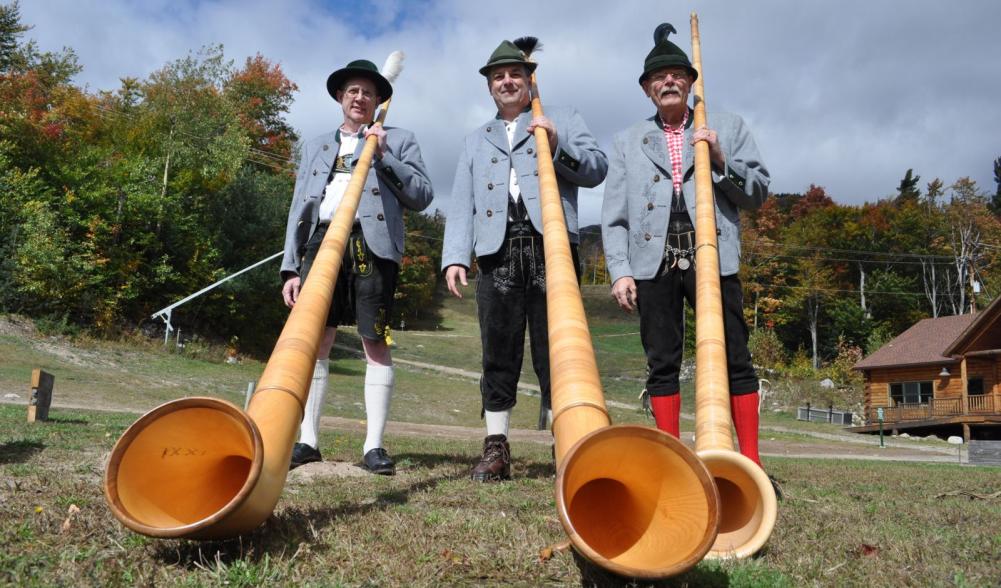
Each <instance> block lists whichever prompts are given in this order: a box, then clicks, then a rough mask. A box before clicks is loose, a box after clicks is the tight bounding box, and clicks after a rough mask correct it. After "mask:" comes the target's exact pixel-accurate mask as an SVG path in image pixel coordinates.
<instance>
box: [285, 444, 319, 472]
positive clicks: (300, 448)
mask: <svg viewBox="0 0 1001 588" xmlns="http://www.w3.org/2000/svg"><path fill="white" fill-rule="evenodd" d="M314 461H323V457H322V456H321V455H320V451H319V450H317V449H313V448H312V447H310V446H309V445H306V444H305V443H296V444H295V445H294V446H293V447H292V459H291V460H289V464H288V469H289V471H291V470H294V469H295V468H297V467H299V466H301V465H303V464H307V463H312V462H314Z"/></svg>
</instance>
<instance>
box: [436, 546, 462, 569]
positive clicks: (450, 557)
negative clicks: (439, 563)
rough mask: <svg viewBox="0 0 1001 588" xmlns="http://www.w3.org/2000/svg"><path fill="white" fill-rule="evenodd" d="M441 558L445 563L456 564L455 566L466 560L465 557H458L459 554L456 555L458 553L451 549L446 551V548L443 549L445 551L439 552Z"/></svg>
mask: <svg viewBox="0 0 1001 588" xmlns="http://www.w3.org/2000/svg"><path fill="white" fill-rule="evenodd" d="M441 557H442V559H444V560H445V561H447V562H449V563H453V564H456V565H459V564H464V563H466V558H465V557H463V556H462V555H460V554H458V553H456V552H454V551H452V550H451V549H448V548H445V549H443V550H442V551H441Z"/></svg>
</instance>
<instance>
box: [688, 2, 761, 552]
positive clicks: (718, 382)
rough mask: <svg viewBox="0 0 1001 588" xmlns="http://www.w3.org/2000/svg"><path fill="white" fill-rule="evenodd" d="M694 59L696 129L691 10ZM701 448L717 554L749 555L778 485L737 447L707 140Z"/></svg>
mask: <svg viewBox="0 0 1001 588" xmlns="http://www.w3.org/2000/svg"><path fill="white" fill-rule="evenodd" d="M691 23H692V65H693V66H694V67H695V69H696V70H697V71H698V72H699V76H698V79H697V80H696V81H695V88H694V90H695V118H694V120H693V124H694V128H695V129H700V128H702V127H705V126H706V107H705V92H704V85H703V80H704V76H703V73H702V50H701V44H700V40H699V20H698V16H697V15H696V14H695V13H694V12H693V13H692V17H691ZM694 148H695V241H696V245H695V452H696V453H697V454H698V456H699V457H700V458H701V459H702V461H703V462H704V463H705V464H706V467H708V468H709V471H710V472H711V473H712V476H713V478H714V480H715V482H716V488H717V489H718V490H719V497H720V509H721V519H720V528H719V534H718V535H717V537H716V541H715V542H714V543H713V546H712V549H711V550H710V552H709V553H708V554H707V556H708V557H711V558H725V557H737V558H742V557H747V556H750V555H752V554H754V553H756V552H757V551H758V550H759V549H761V547H762V546H763V545H764V544H765V542H766V541H768V537H769V536H771V534H772V529H773V528H774V527H775V518H776V510H777V506H776V499H775V490H774V488H772V484H771V482H770V481H769V480H768V476H767V475H766V474H765V472H764V471H763V470H762V469H761V468H760V467H758V465H757V464H756V463H754V462H753V461H751V460H750V459H748V458H747V457H744V456H743V455H741V454H739V453H737V452H736V451H734V448H733V437H732V434H731V431H730V427H731V425H732V419H731V415H730V384H729V380H728V378H727V365H726V338H725V336H724V328H723V296H722V293H721V289H720V280H719V249H718V245H717V240H716V204H715V199H714V197H713V184H712V172H711V170H710V162H709V144H708V143H706V142H705V141H699V142H698V143H696V144H695V146H694Z"/></svg>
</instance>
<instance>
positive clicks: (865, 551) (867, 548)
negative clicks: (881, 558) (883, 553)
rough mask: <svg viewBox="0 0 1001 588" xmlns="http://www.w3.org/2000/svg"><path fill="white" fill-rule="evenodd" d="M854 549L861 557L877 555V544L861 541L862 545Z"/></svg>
mask: <svg viewBox="0 0 1001 588" xmlns="http://www.w3.org/2000/svg"><path fill="white" fill-rule="evenodd" d="M856 551H857V552H858V554H859V555H861V556H863V557H876V556H877V555H879V546H878V545H869V544H868V543H863V544H862V545H859V546H858V549H857V550H856Z"/></svg>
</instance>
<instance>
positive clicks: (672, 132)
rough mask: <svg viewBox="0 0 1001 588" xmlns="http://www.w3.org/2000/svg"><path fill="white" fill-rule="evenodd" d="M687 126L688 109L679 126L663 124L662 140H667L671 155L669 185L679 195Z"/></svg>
mask: <svg viewBox="0 0 1001 588" xmlns="http://www.w3.org/2000/svg"><path fill="white" fill-rule="evenodd" d="M687 124H688V109H687V108H686V109H685V117H684V118H683V119H681V124H680V125H678V126H677V127H671V126H669V125H668V124H667V123H666V122H665V123H664V138H665V139H667V150H668V152H669V153H670V155H671V183H673V184H674V193H675V194H680V193H681V179H682V178H681V161H682V159H681V150H682V149H683V148H684V146H685V125H687Z"/></svg>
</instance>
